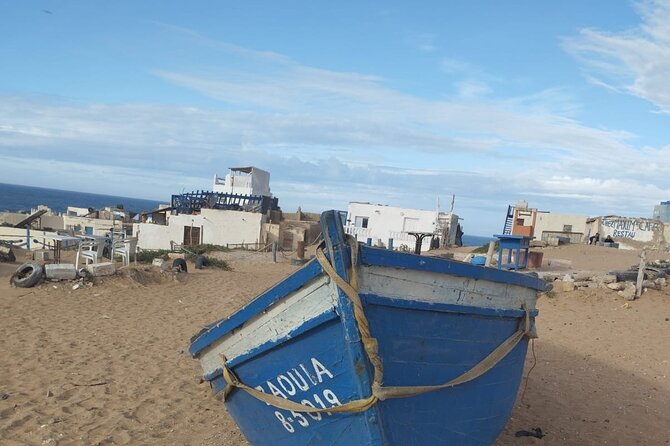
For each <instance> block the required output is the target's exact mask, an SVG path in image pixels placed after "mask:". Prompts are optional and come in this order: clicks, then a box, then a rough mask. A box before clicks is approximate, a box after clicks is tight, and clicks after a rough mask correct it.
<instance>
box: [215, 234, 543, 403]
mask: <svg viewBox="0 0 670 446" xmlns="http://www.w3.org/2000/svg"><path fill="white" fill-rule="evenodd" d="M349 245H350V247H351V270H350V272H351V274H350V276H351V277H350V281H349V282H347V281H345V280H344V279H343V278H342V277H340V275H339V274H337V272H336V271H335V269H334V268H333V266H332V265H331V264H330V262H329V261H328V259H327V258H326V255H325V253H324V250H323V248H322V247H320V248H318V249H317V251H316V258H317V260H318V262H319V264H320V265H321V268H322V269H323V271H324V272H325V273H326V274H327V275H328V277H330V278H331V280H333V281H334V282H335V284H336V285H337V287H338V288H340V289H341V290H342V292H343V293H344V294H345V295H346V296H347V298H348V299H349V301H350V302H351V303H352V305H353V310H354V318H355V320H356V326H357V328H358V332H359V335H360V338H361V343H362V344H363V349H364V350H365V353H366V355H367V356H368V360H369V361H370V363H371V364H372V367H373V370H374V374H373V380H372V385H371V392H370V396H368V397H366V398H361V399H357V400H352V401H349V402H348V403H345V404H343V405H341V406H335V407H329V408H324V409H316V408H314V407H312V406H308V405H305V404H301V403H297V402H295V401H291V400H289V399H286V398H283V397H280V396H278V395H271V394H268V393H265V392H262V391H260V390H257V389H254V388H253V387H249V386H248V385H246V384H244V383H242V382H240V380H239V379H238V378H237V377H236V376H235V374H234V373H233V372H232V371H231V370H230V369H229V368H228V366H227V365H226V358H225V356H223V355H221V356H222V370H223V379H224V380H225V381H226V383H227V386H226V388H225V390H224V392H223V399H224V401H225V399H226V398H227V397H228V395H229V393H230V392H231V391H232V389H233V388H239V389H241V390H244V391H245V392H247V393H248V394H249V395H251V396H253V397H254V398H256V399H258V400H260V401H263V402H265V403H267V404H270V405H272V406H275V407H277V408H279V409H284V410H292V411H294V412H303V413H315V414H317V413H327V412H330V413H358V412H364V411H366V410H368V409H369V408H370V407H372V406H373V405H374V404H375V403H376V402H377V401H383V400H387V399H393V398H409V397H412V396H417V395H421V394H423V393H427V392H433V391H436V390H441V389H447V388H449V387H454V386H457V385H459V384H464V383H466V382H469V381H472V380H473V379H475V378H478V377H480V376H482V375H483V374H484V373H486V372H488V371H489V370H491V369H492V368H493V367H495V366H496V365H497V364H498V363H499V362H500V361H502V360H503V359H504V358H505V357H506V356H507V355H508V354H509V353H510V352H511V351H512V350H514V347H516V346H517V344H518V343H519V342H520V341H521V340H522V339H523V338H524V337H528V338H535V337H537V336H536V335H535V334H534V332H533V331H532V327H531V323H530V310H529V309H528V308H527V307H526V305H525V304H524V305H523V310H524V320H523V324H522V325H521V326H520V327H519V329H518V330H517V331H515V332H514V333H513V334H512V335H511V336H510V337H508V338H507V339H505V341H503V342H502V343H501V344H500V345H499V346H498V347H496V348H495V350H493V351H492V352H491V353H489V354H488V356H486V357H485V358H484V359H482V360H481V361H480V362H478V363H477V364H475V365H474V366H473V367H472V368H470V369H469V370H467V371H466V372H464V373H462V374H461V375H459V376H457V377H456V378H453V379H451V380H449V381H448V382H445V383H443V384H437V385H431V386H384V385H383V376H384V369H383V364H382V360H381V358H380V357H379V344H378V342H377V339H375V338H374V337H373V336H372V334H371V333H370V325H369V324H368V320H367V317H366V316H365V312H364V310H363V303H362V301H361V297H360V295H359V294H358V268H357V267H356V265H357V263H358V243H357V242H356V240H355V239H353V238H350V239H349Z"/></svg>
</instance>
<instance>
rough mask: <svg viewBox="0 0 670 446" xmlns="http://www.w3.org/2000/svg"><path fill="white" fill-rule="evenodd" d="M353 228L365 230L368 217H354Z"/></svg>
mask: <svg viewBox="0 0 670 446" xmlns="http://www.w3.org/2000/svg"><path fill="white" fill-rule="evenodd" d="M354 226H356V227H357V228H367V227H368V217H356V221H355V223H354Z"/></svg>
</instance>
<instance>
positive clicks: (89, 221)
mask: <svg viewBox="0 0 670 446" xmlns="http://www.w3.org/2000/svg"><path fill="white" fill-rule="evenodd" d="M63 226H64V229H65V230H66V231H74V232H81V233H86V228H87V227H88V228H92V230H93V234H94V235H107V233H108V232H109V230H110V229H112V220H105V219H101V218H88V217H74V216H68V215H63ZM122 226H123V223H122V222H121V221H119V220H115V223H114V230H115V231H120V230H121V229H122Z"/></svg>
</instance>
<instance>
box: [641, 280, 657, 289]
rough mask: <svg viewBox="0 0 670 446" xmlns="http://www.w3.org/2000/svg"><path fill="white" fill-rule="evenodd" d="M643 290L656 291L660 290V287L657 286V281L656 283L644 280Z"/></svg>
mask: <svg viewBox="0 0 670 446" xmlns="http://www.w3.org/2000/svg"><path fill="white" fill-rule="evenodd" d="M642 288H652V289H656V288H660V287H658V286H656V281H654V280H644V281H643V282H642Z"/></svg>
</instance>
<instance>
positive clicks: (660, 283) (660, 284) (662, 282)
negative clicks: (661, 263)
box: [654, 277, 667, 289]
mask: <svg viewBox="0 0 670 446" xmlns="http://www.w3.org/2000/svg"><path fill="white" fill-rule="evenodd" d="M654 282H655V283H656V286H657V287H658V288H659V289H661V288H663V287H664V286H666V285H667V282H666V279H665V277H661V278H660V279H656V280H655V281H654Z"/></svg>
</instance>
